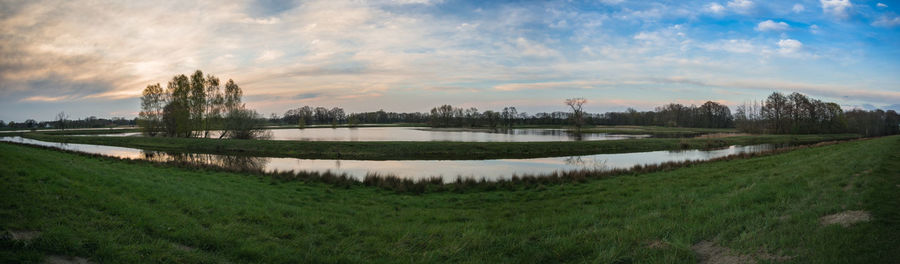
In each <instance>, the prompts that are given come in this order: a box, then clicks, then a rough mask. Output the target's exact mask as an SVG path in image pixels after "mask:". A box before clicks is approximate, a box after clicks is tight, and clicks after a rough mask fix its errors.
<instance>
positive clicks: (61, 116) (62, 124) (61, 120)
mask: <svg viewBox="0 0 900 264" xmlns="http://www.w3.org/2000/svg"><path fill="white" fill-rule="evenodd" d="M67 119H69V115H66V112H59V113H58V114H56V128H59V129H61V130H65V129H66V120H67Z"/></svg>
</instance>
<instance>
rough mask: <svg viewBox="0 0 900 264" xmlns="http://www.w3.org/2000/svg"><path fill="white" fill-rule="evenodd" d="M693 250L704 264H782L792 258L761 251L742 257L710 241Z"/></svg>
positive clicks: (699, 244)
mask: <svg viewBox="0 0 900 264" xmlns="http://www.w3.org/2000/svg"><path fill="white" fill-rule="evenodd" d="M691 249H693V250H694V252H695V253H696V254H697V256H698V258H699V262H698V263H702V264H741V263H756V262H757V261H756V260H765V261H771V262H782V261H787V260H790V259H792V258H794V257H792V256H782V255H775V254H770V253H767V252H765V251H762V250H760V251H759V252H757V253H756V254H750V255H741V254H737V253H734V252H733V251H732V250H731V249H729V248H726V247H722V246H719V245H716V244H715V243H713V242H710V241H701V242H700V243H697V244H696V245H694V246H692V247H691Z"/></svg>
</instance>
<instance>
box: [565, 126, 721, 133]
mask: <svg viewBox="0 0 900 264" xmlns="http://www.w3.org/2000/svg"><path fill="white" fill-rule="evenodd" d="M581 132H582V133H610V134H654V135H699V134H709V133H737V132H738V131H737V129H734V128H692V127H662V126H590V127H585V128H583V129H582V130H581Z"/></svg>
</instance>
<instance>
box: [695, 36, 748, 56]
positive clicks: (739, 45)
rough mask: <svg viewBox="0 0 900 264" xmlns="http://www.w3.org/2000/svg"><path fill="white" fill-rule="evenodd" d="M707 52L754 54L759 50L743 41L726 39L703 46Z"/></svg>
mask: <svg viewBox="0 0 900 264" xmlns="http://www.w3.org/2000/svg"><path fill="white" fill-rule="evenodd" d="M703 47H704V48H706V49H708V50H721V51H727V52H731V53H751V52H756V51H758V50H759V48H757V47H756V45H753V43H752V42H750V41H749V40H745V39H726V40H720V41H717V42H714V43H710V44H706V45H703Z"/></svg>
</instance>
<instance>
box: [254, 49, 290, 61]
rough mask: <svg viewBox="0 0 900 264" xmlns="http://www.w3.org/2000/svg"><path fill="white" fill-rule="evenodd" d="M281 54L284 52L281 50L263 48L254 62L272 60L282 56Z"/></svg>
mask: <svg viewBox="0 0 900 264" xmlns="http://www.w3.org/2000/svg"><path fill="white" fill-rule="evenodd" d="M283 55H284V52H281V51H279V50H264V51H263V52H262V53H261V54H260V55H259V57H258V58H256V62H257V63H261V62H268V61H272V60H275V59H278V58H281V56H283Z"/></svg>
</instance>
